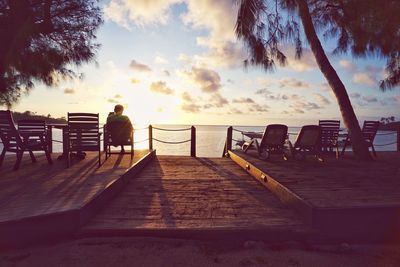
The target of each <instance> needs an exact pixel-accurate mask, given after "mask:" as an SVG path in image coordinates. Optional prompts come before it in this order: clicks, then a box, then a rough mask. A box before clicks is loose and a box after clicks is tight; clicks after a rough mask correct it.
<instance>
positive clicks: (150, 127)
mask: <svg viewBox="0 0 400 267" xmlns="http://www.w3.org/2000/svg"><path fill="white" fill-rule="evenodd" d="M149 150H150V151H151V150H153V126H151V124H150V125H149Z"/></svg>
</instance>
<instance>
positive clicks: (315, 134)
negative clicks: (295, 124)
mask: <svg viewBox="0 0 400 267" xmlns="http://www.w3.org/2000/svg"><path fill="white" fill-rule="evenodd" d="M320 142H321V127H319V126H318V125H305V126H303V127H301V130H300V133H299V135H298V136H297V139H296V142H295V144H294V146H295V147H300V148H314V147H318V146H319V145H320Z"/></svg>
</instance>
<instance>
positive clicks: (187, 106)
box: [181, 103, 201, 113]
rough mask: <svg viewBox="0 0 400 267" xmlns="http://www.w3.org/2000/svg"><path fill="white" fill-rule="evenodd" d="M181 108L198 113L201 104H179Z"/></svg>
mask: <svg viewBox="0 0 400 267" xmlns="http://www.w3.org/2000/svg"><path fill="white" fill-rule="evenodd" d="M181 109H182V110H183V111H186V112H189V113H198V112H200V110H201V106H200V105H197V104H194V103H184V104H182V105H181Z"/></svg>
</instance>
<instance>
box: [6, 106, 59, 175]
mask: <svg viewBox="0 0 400 267" xmlns="http://www.w3.org/2000/svg"><path fill="white" fill-rule="evenodd" d="M19 128H20V129H21V131H18V130H17V128H16V127H15V123H14V119H13V117H12V114H11V111H9V110H7V111H4V110H1V111H0V139H1V141H2V143H3V146H4V147H3V151H2V152H1V155H0V166H1V165H2V163H3V161H4V158H5V155H6V152H12V153H15V154H16V156H17V161H16V162H15V165H14V170H18V169H19V166H20V164H21V160H22V156H23V154H24V152H25V151H28V152H29V155H30V157H31V160H32V162H36V158H35V155H34V154H33V151H44V153H45V155H46V158H47V161H48V163H49V164H52V163H53V161H52V159H51V156H50V152H49V150H48V141H47V140H46V124H45V122H44V121H43V120H41V121H32V120H29V121H27V120H25V121H21V126H19Z"/></svg>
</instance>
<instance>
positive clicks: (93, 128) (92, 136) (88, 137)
mask: <svg viewBox="0 0 400 267" xmlns="http://www.w3.org/2000/svg"><path fill="white" fill-rule="evenodd" d="M100 136H101V133H100V132H99V114H98V113H97V114H94V113H68V144H67V150H68V151H67V155H68V157H67V166H68V167H69V166H70V165H71V161H72V156H73V155H74V153H76V155H77V156H79V155H82V154H83V152H86V151H98V165H99V167H100V165H101V149H100Z"/></svg>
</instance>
